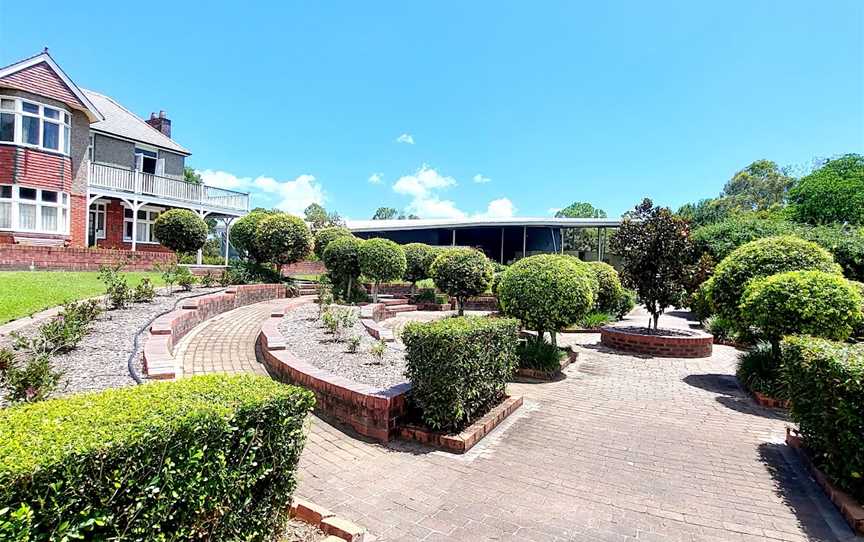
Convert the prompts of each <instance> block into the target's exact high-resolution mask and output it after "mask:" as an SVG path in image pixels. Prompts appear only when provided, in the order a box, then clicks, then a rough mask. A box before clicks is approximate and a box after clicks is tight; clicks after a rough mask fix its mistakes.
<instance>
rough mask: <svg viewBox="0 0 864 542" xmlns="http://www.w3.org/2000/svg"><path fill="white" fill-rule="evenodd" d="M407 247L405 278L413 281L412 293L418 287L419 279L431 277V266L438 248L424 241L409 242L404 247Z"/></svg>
mask: <svg viewBox="0 0 864 542" xmlns="http://www.w3.org/2000/svg"><path fill="white" fill-rule="evenodd" d="M402 248H403V249H405V260H406V263H407V267H406V269H405V280H407V281H408V282H410V283H411V291H412V293H413V292H414V290H415V289H416V288H417V281H419V280H423V279H428V278H430V276H431V275H430V274H429V273H430V268H431V267H432V262H434V261H435V257H436V256H438V249H436V248H435V247H431V246H429V245H426V244H423V243H409V244H407V245H405V246H404V247H402Z"/></svg>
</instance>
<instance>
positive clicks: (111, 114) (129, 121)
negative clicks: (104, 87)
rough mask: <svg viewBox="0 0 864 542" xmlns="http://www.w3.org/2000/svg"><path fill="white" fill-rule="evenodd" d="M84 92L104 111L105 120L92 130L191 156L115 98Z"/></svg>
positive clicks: (96, 124) (89, 91) (93, 125)
mask: <svg viewBox="0 0 864 542" xmlns="http://www.w3.org/2000/svg"><path fill="white" fill-rule="evenodd" d="M83 90H84V94H85V95H86V96H87V98H88V99H89V100H90V101H92V102H93V103H95V104H96V106H97V107H98V108H99V110H100V111H102V114H103V116H104V119H105V120H102V121H99V122H97V123H95V124H91V125H90V129H91V130H95V131H97V132H104V133H106V134H110V135H115V136H118V137H121V138H124V139H131V140H133V141H139V142H141V143H147V144H149V145H153V146H154V147H159V148H162V149H166V150H169V151H173V152H176V153H179V154H183V155H186V156H188V155H189V154H191V153H190V152H189V151H188V150H186V149H185V148H183V146H181V145H179V144H177V143H175V142H174V140H173V139H171V138H170V137H168V136H166V135H165V134H163V133H162V132H160V131H159V130H157V129H156V128H153V127H152V126H150V125H149V124H147V123H146V122H144V120H143V119H141V118H140V117H138V116H137V115H136V114H135V113H133V112H131V111H129V110H128V109H126V108H125V107H123V106H122V105H120V104H119V103H117V102H116V101H115V100H114V99H113V98H109V97H108V96H105V95H104V94H99V93H98V92H93V91H92V90H86V89H83Z"/></svg>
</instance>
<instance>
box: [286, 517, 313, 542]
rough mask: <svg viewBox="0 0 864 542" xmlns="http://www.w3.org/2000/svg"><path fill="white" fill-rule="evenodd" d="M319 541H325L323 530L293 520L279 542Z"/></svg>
mask: <svg viewBox="0 0 864 542" xmlns="http://www.w3.org/2000/svg"><path fill="white" fill-rule="evenodd" d="M319 540H324V532H323V531H321V529H319V528H318V527H316V526H314V525H311V524H309V523H306V522H304V521H300V520H298V519H291V520H289V521H288V526H287V527H286V528H285V533H284V534H283V535H282V537H281V538H280V539H279V542H318V541H319Z"/></svg>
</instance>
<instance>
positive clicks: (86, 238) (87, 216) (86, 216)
mask: <svg viewBox="0 0 864 542" xmlns="http://www.w3.org/2000/svg"><path fill="white" fill-rule="evenodd" d="M84 201H86V202H87V210H86V211H85V212H84V248H90V191H89V190H88V191H87V195H86V197H85V198H84ZM69 207H72V202H71V201H70V202H69ZM67 213H68V214H69V224H70V225H69V233H70V234H71V233H72V225H71V224H72V212H71V211H67ZM93 244H96V239H93Z"/></svg>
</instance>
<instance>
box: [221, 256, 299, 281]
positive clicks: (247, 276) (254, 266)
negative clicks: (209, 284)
mask: <svg viewBox="0 0 864 542" xmlns="http://www.w3.org/2000/svg"><path fill="white" fill-rule="evenodd" d="M284 281H285V277H283V276H282V275H281V274H280V273H279V272H278V271H276V270H275V269H273V266H272V265H268V264H262V263H257V262H254V261H248V260H236V261H232V262H231V265H229V266H228V269H226V270H225V271H224V272H223V273H222V277H221V278H220V281H219V282H220V284H221V285H222V286H229V285H240V284H279V283H280V282H284Z"/></svg>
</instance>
